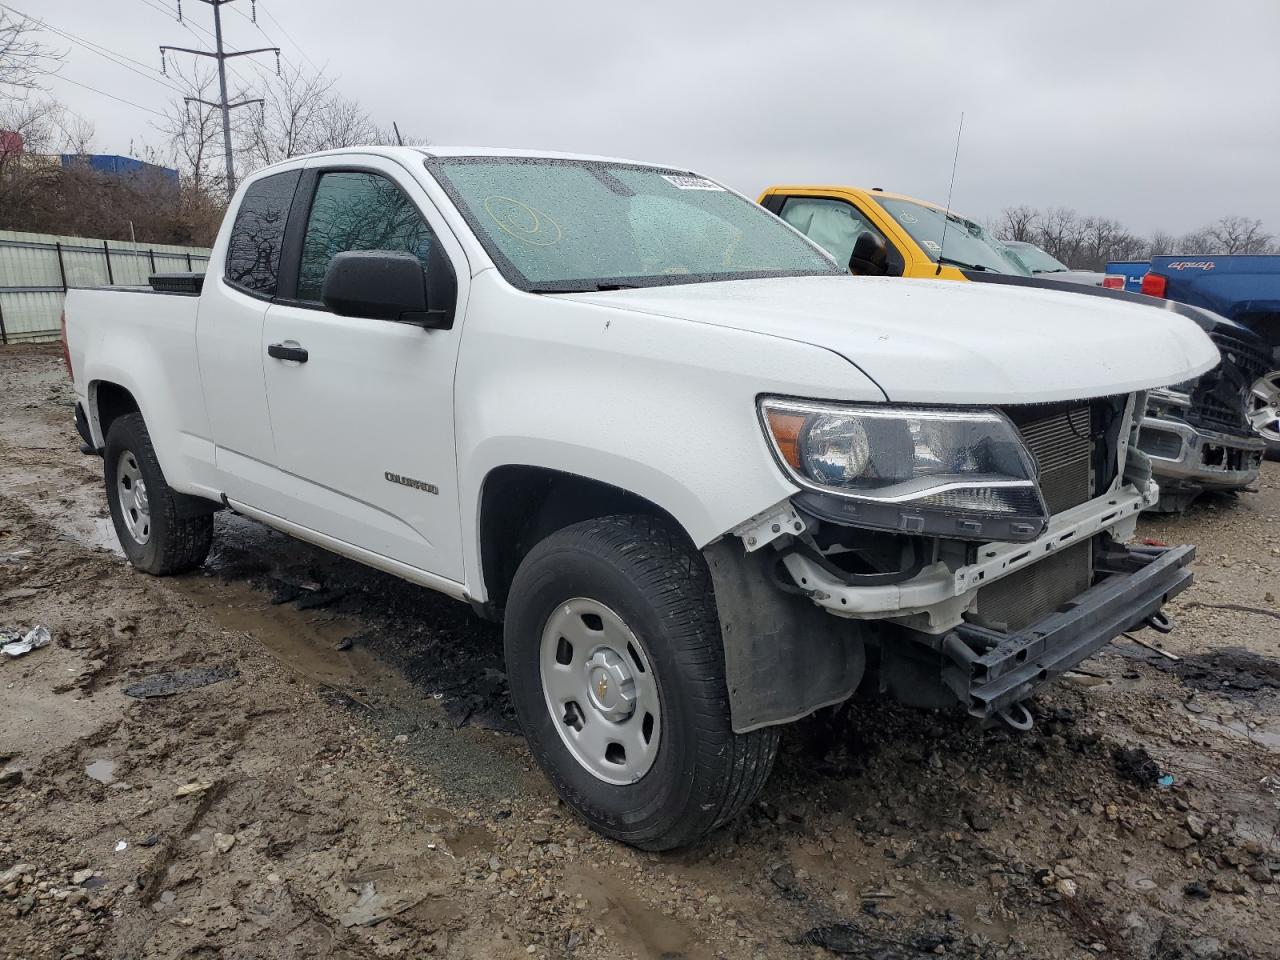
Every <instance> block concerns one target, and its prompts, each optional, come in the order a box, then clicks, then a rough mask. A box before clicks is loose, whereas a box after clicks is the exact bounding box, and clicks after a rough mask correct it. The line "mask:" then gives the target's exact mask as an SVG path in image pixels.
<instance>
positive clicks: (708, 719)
mask: <svg viewBox="0 0 1280 960" xmlns="http://www.w3.org/2000/svg"><path fill="white" fill-rule="evenodd" d="M577 597H585V598H590V599H592V600H595V601H598V602H600V603H602V604H604V605H605V606H607V607H609V608H610V609H611V610H613V611H614V612H616V613H617V614H618V615H619V616H620V617H621V618H622V620H623V621H624V622H625V623H626V625H627V626H628V627H629V628H630V629H631V631H632V632H633V633H634V634H635V635H636V637H637V638H638V639H639V640H640V642H641V644H642V645H643V646H644V649H645V652H646V654H647V656H648V659H649V662H650V665H651V667H652V669H653V673H654V676H655V677H656V680H657V687H658V698H659V704H660V709H661V716H662V728H661V734H660V738H659V746H658V753H657V756H656V758H655V759H654V761H653V765H652V767H651V768H650V769H649V770H648V772H646V773H645V774H644V775H643V776H641V777H640V779H639V780H636V781H635V782H633V783H629V784H626V785H615V784H610V783H607V782H605V781H603V780H601V779H599V778H597V777H596V776H594V775H593V774H592V773H591V772H590V771H589V770H587V769H586V768H585V767H584V766H582V765H581V764H580V763H579V762H578V761H577V760H576V759H575V758H574V756H573V754H572V753H570V752H569V750H568V748H567V747H566V746H565V744H564V742H563V740H562V739H561V736H560V733H559V732H558V730H557V728H556V723H557V721H556V720H555V719H554V718H553V717H552V715H551V712H550V710H549V709H548V707H547V703H546V700H545V698H544V694H543V688H542V677H541V673H540V668H539V648H540V643H541V639H542V633H543V630H544V627H545V625H546V623H547V621H548V618H549V617H550V615H551V614H552V612H553V611H555V610H556V609H557V608H558V607H559V606H560V605H561V604H563V603H565V602H566V601H568V600H570V599H572V598H577ZM505 645H506V659H507V673H508V679H509V682H510V686H511V696H512V699H513V701H514V702H515V707H516V713H517V714H518V716H519V718H520V723H521V726H522V727H523V729H524V732H525V736H526V737H527V739H528V742H529V749H530V750H531V751H532V753H533V755H534V758H535V759H536V760H537V761H538V764H539V766H541V767H542V770H543V772H544V773H545V774H546V776H547V778H548V779H549V780H550V781H551V783H552V785H553V786H554V787H555V789H556V791H557V792H558V793H559V794H560V796H561V797H562V798H563V799H564V801H565V803H566V804H568V805H569V806H570V807H571V808H572V809H573V810H574V811H576V812H577V813H578V814H579V815H580V816H581V817H582V818H583V819H585V820H586V821H587V822H588V823H589V824H590V825H591V826H592V827H593V828H595V829H596V830H597V831H599V832H600V833H603V834H605V835H606V836H609V837H612V838H614V839H616V840H620V841H622V842H623V843H627V844H630V845H632V846H635V847H639V848H641V849H644V850H667V849H671V848H673V847H680V846H684V845H687V844H690V843H693V842H694V841H696V840H698V839H699V838H700V837H702V836H703V835H705V834H707V833H708V832H710V831H712V830H714V829H716V828H717V827H719V826H721V825H723V824H725V823H727V822H728V821H730V820H732V819H733V818H734V817H736V816H737V815H738V814H739V813H741V812H742V810H743V809H744V808H746V807H747V805H748V804H750V803H751V801H752V800H753V799H754V798H755V797H756V795H757V794H758V793H759V792H760V789H761V788H762V787H763V786H764V783H765V781H766V780H767V779H768V776H769V772H770V770H771V769H772V767H773V760H774V756H775V754H776V753H777V748H778V730H777V728H776V727H770V728H766V729H763V730H756V731H752V732H750V733H746V734H737V733H734V732H733V729H732V728H731V726H730V720H729V693H728V688H727V686H726V684H725V666H724V648H723V645H722V641H721V636H720V621H719V617H718V615H717V613H716V604H715V598H714V595H713V593H712V586H711V575H710V573H709V571H708V570H707V566H706V563H705V561H704V560H703V558H702V555H701V554H700V553H699V552H698V550H697V549H696V548H695V547H694V546H693V544H692V543H690V542H689V541H688V538H687V537H685V535H684V534H683V532H682V531H680V530H679V529H676V528H674V527H673V526H672V525H671V524H670V523H669V522H667V521H664V520H661V519H658V518H655V517H651V516H644V515H627V516H608V517H601V518H599V519H595V520H586V521H583V522H581V523H577V524H574V525H573V526H570V527H566V528H564V529H562V530H559V531H557V532H556V533H553V534H551V535H550V536H548V537H547V538H546V539H544V540H542V541H541V542H540V543H538V544H537V545H536V546H535V547H534V548H533V549H532V550H531V551H530V552H529V554H528V555H527V556H526V557H525V558H524V560H523V562H522V563H521V564H520V567H519V569H518V570H517V571H516V575H515V579H514V581H513V583H512V585H511V591H510V594H509V596H508V601H507V608H506V626H505Z"/></svg>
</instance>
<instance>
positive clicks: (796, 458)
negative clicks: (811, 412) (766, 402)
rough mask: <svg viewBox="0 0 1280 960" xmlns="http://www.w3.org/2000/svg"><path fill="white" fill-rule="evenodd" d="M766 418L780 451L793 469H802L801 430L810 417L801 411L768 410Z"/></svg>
mask: <svg viewBox="0 0 1280 960" xmlns="http://www.w3.org/2000/svg"><path fill="white" fill-rule="evenodd" d="M765 418H766V419H767V420H768V421H769V432H770V433H772V434H773V439H774V441H775V442H776V443H777V444H778V452H779V453H781V454H782V459H784V460H786V461H787V465H788V466H789V467H791V469H792V470H795V471H797V472H799V471H800V431H801V430H803V429H804V424H805V421H806V420H808V419H809V418H808V417H807V416H805V415H804V414H800V413H787V412H785V411H782V410H766V411H765Z"/></svg>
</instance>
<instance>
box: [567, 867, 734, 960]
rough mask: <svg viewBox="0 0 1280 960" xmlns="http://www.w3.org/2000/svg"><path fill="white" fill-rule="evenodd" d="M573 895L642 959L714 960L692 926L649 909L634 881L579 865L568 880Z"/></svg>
mask: <svg viewBox="0 0 1280 960" xmlns="http://www.w3.org/2000/svg"><path fill="white" fill-rule="evenodd" d="M565 879H566V882H565V887H566V889H567V890H568V892H569V893H570V894H571V895H574V896H580V897H583V898H584V899H585V900H586V901H587V902H588V903H589V904H590V905H591V910H590V914H591V915H592V916H596V917H599V918H600V921H601V923H603V924H604V925H605V926H606V927H607V928H608V929H609V931H610V932H611V933H612V934H613V935H614V936H615V937H616V938H617V940H618V942H619V943H625V944H626V945H627V947H628V948H629V949H631V950H634V951H635V953H636V956H638V957H639V958H640V960H667V958H670V957H681V958H685V960H711V957H712V953H711V951H710V949H708V948H707V946H706V945H705V944H703V943H700V942H698V941H697V940H695V939H694V934H693V931H692V930H691V929H690V927H689V926H688V925H686V924H684V923H682V922H680V921H679V920H676V919H675V918H674V917H669V916H667V915H666V914H664V913H660V912H659V911H657V910H655V909H654V908H653V907H651V906H649V905H648V904H647V903H645V902H644V901H643V900H641V899H640V898H639V897H638V896H636V894H635V891H634V888H633V883H634V881H632V880H628V879H624V878H622V877H615V876H612V875H610V874H606V873H602V872H600V871H597V870H593V869H591V868H590V867H587V866H585V865H584V866H579V867H578V868H577V870H576V872H574V873H573V874H572V875H571V876H568V877H566V878H565Z"/></svg>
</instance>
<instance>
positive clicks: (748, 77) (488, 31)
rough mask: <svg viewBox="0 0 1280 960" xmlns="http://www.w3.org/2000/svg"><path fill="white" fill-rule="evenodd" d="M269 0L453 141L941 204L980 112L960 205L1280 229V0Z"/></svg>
mask: <svg viewBox="0 0 1280 960" xmlns="http://www.w3.org/2000/svg"><path fill="white" fill-rule="evenodd" d="M3 2H5V3H6V4H8V5H10V6H13V7H15V8H17V9H19V10H22V11H24V12H26V13H29V14H32V15H37V16H42V17H45V18H47V19H48V21H49V22H50V23H51V24H52V25H55V26H58V27H61V28H63V29H65V30H69V31H71V32H73V33H75V34H77V35H79V36H81V37H84V38H86V39H89V40H92V41H94V42H96V43H99V44H102V45H103V46H105V47H108V48H111V49H112V50H115V51H117V52H119V53H121V54H124V55H126V56H129V57H132V58H134V59H136V60H139V61H141V62H143V63H145V64H158V53H157V50H156V47H157V45H158V44H160V43H169V44H178V45H185V46H194V45H197V42H198V41H199V40H203V39H205V35H204V34H199V35H198V36H197V35H195V34H193V33H192V32H190V31H189V30H188V29H184V28H183V27H182V26H180V25H179V24H177V23H176V22H175V21H174V20H173V19H172V18H171V17H166V15H165V14H164V12H163V9H164V8H166V7H167V8H170V9H172V8H173V7H174V6H175V3H176V0H111V2H106V0H3ZM258 7H259V24H260V26H261V27H262V29H263V30H264V31H265V33H266V35H267V36H269V37H270V40H268V39H267V38H266V37H264V35H263V33H260V32H259V31H258V28H256V27H254V26H253V25H252V24H251V23H250V22H249V20H248V18H247V16H242V15H241V14H246V15H247V14H248V13H249V12H250V0H236V2H235V3H233V4H231V5H230V6H229V7H224V8H223V10H224V20H225V28H226V35H227V41H228V43H229V44H231V45H232V46H234V47H237V48H246V47H254V46H266V45H268V44H269V43H272V42H274V43H277V44H279V45H280V46H282V47H283V48H284V54H285V57H286V58H288V59H289V60H291V61H294V62H297V63H300V64H302V65H304V66H307V65H308V60H309V61H310V62H311V63H314V64H317V65H320V66H323V67H326V68H327V69H328V71H329V72H331V73H332V74H334V75H336V76H337V77H338V78H339V83H338V89H339V90H340V91H341V92H342V93H343V94H345V95H346V96H349V97H353V98H355V99H357V100H359V101H360V102H361V103H362V104H363V105H364V107H365V108H366V109H367V110H368V111H369V112H370V114H372V116H373V117H374V119H375V120H376V121H378V122H379V123H380V124H385V125H389V124H390V122H391V121H392V120H395V121H397V122H398V123H399V124H400V127H401V129H402V130H404V131H412V132H413V133H415V134H417V135H420V136H425V137H427V138H429V139H430V140H432V141H433V142H435V143H441V144H445V143H448V144H457V143H465V144H485V145H503V146H518V147H535V148H547V149H556V150H570V151H579V152H589V153H600V154H608V155H616V156H623V157H630V158H633V159H643V160H656V161H661V162H664V163H671V164H673V165H678V166H687V167H691V168H694V169H696V170H699V171H701V172H703V173H706V174H709V175H712V176H715V177H718V178H720V179H723V180H725V181H727V182H728V183H730V184H731V185H733V186H735V187H737V188H738V189H740V190H742V191H743V192H745V193H748V194H751V195H755V194H756V193H757V192H758V191H759V190H760V189H761V188H762V187H764V186H766V185H767V184H769V183H773V182H836V183H849V184H854V185H859V186H881V187H884V188H886V189H890V190H895V191H899V192H903V193H908V194H913V195H917V196H920V197H924V198H926V199H930V200H934V201H937V202H943V201H945V199H946V194H947V184H948V180H949V178H950V174H951V160H952V152H953V150H954V146H955V136H956V128H957V125H958V123H959V121H960V114H961V111H964V115H965V119H964V134H963V139H962V141H961V147H960V161H959V168H958V172H957V174H956V182H955V193H954V197H953V200H952V206H953V208H954V209H956V210H958V211H960V212H962V213H965V214H968V215H970V216H974V217H979V218H983V217H988V216H993V215H995V214H996V213H998V212H999V210H1000V209H1001V208H1002V207H1005V206H1009V205H1013V204H1020V203H1026V204H1032V205H1035V206H1040V207H1050V206H1059V205H1061V206H1069V207H1073V208H1075V209H1076V210H1077V211H1079V212H1080V213H1082V214H1099V215H1106V216H1112V217H1115V218H1117V219H1119V220H1121V221H1123V222H1124V223H1125V224H1127V225H1128V226H1129V227H1130V228H1131V229H1133V230H1136V231H1139V232H1143V233H1146V232H1149V231H1151V230H1154V229H1161V230H1166V231H1169V232H1173V233H1182V232H1185V231H1188V230H1191V229H1193V228H1195V227H1199V226H1201V225H1203V224H1205V223H1207V222H1208V221H1210V220H1212V219H1214V218H1216V217H1218V216H1221V215H1223V214H1228V213H1230V214H1242V215H1247V216H1255V217H1260V218H1261V219H1262V220H1263V221H1264V222H1265V223H1266V224H1267V226H1268V229H1270V230H1271V231H1272V232H1276V233H1280V184H1278V183H1277V168H1278V167H1277V164H1278V158H1280V54H1278V53H1277V50H1278V49H1280V2H1276V0H1253V2H1246V0H1213V2H1211V3H1205V2H1203V0H1185V2H1179V0H1165V2H1162V3H1148V2H1139V0H1109V2H1094V0H1062V2H1052V3H1051V2H1048V0H1040V2H1035V0H1025V2H1006V0H981V2H979V0H970V2H961V0H951V2H931V0H923V2H922V0H916V2H910V3H908V2H902V3H879V2H877V3H858V2H853V0H845V2H837V0H830V2H818V0H775V2H768V3H765V2H742V0H739V2H724V3H721V2H696V0H684V2H669V0H648V2H645V3H626V4H623V3H609V2H602V0H557V2H519V3H517V2H509V3H492V2H483V0H470V2H449V0H444V2H439V0H437V2H431V3H428V2H423V0H360V2H352V0H259V4H258ZM233 11H235V12H233ZM268 11H269V13H270V14H271V17H274V20H273V19H271V17H268V16H267V15H266V13H267V12H268ZM183 12H184V14H185V16H186V17H187V19H188V22H189V23H191V24H192V25H193V26H194V25H199V26H200V27H204V28H210V29H211V27H212V21H211V10H210V8H209V7H208V6H207V5H206V4H204V3H200V2H197V0H183ZM59 43H60V44H61V45H62V46H65V47H66V48H67V49H68V51H69V57H68V61H67V63H66V65H65V67H64V68H63V72H62V73H63V76H64V77H65V78H66V81H71V80H75V81H79V82H80V83H83V84H89V85H91V86H94V87H97V88H98V89H100V90H102V91H106V92H109V93H112V94H115V95H116V96H119V97H122V98H125V99H128V100H131V101H134V102H135V103H137V104H141V105H144V106H147V107H150V108H152V109H159V108H161V107H162V106H163V105H164V104H165V102H166V98H168V97H170V96H172V94H171V92H170V91H168V90H166V89H165V88H164V87H162V86H160V85H159V84H158V83H155V82H153V81H151V80H148V79H147V78H145V77H143V76H138V75H136V74H134V73H130V72H127V71H126V70H124V69H121V68H120V67H117V66H114V65H112V64H110V63H108V62H106V61H105V60H103V59H101V58H99V57H97V56H95V55H94V54H92V53H90V52H89V51H87V50H86V49H84V48H83V47H80V46H76V45H74V44H71V43H67V42H66V41H59ZM263 62H264V63H266V64H267V65H269V66H271V67H274V62H273V61H272V60H270V58H264V59H263ZM235 68H236V70H238V71H239V72H240V73H242V74H244V75H246V76H249V77H252V76H254V75H255V74H254V71H253V69H252V68H250V67H248V66H246V65H245V64H244V61H243V60H242V61H240V62H239V63H237V64H236V66H235ZM66 81H64V80H62V79H54V80H53V81H52V82H51V83H50V88H51V89H52V91H53V92H54V93H56V94H57V96H58V97H59V98H61V99H62V100H63V101H64V102H66V103H67V104H68V105H70V106H71V107H72V108H73V109H75V110H76V111H77V112H78V113H80V114H82V115H83V116H85V117H87V118H89V119H90V120H92V121H93V123H94V124H95V126H96V130H97V137H96V144H95V146H96V147H97V148H98V149H99V150H100V151H101V152H104V153H116V152H120V153H124V152H127V151H128V149H129V146H130V143H131V142H132V143H134V144H137V143H138V142H140V141H146V142H149V143H153V144H156V145H159V142H160V138H159V136H158V135H157V134H156V132H155V130H154V129H153V127H152V123H153V122H154V121H155V120H156V118H155V117H154V116H152V115H151V114H148V113H146V112H144V111H143V110H140V109H137V108H136V107H133V106H127V105H124V104H121V103H118V102H115V101H112V100H110V99H107V98H106V97H105V96H101V95H98V94H95V93H92V92H89V91H87V90H85V89H83V88H81V87H76V86H73V85H72V84H71V83H69V82H66Z"/></svg>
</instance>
